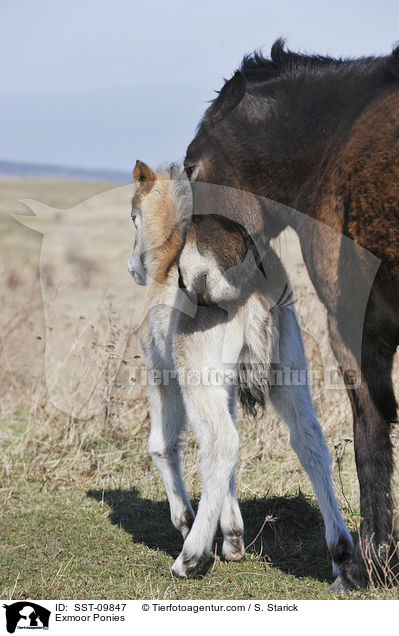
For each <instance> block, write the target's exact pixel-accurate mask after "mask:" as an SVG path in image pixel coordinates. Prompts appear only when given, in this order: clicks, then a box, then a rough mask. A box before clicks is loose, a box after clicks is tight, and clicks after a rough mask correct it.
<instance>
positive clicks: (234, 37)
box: [0, 0, 399, 170]
mask: <svg viewBox="0 0 399 636" xmlns="http://www.w3.org/2000/svg"><path fill="white" fill-rule="evenodd" d="M280 35H283V36H285V37H286V38H287V43H288V46H289V47H290V48H292V49H294V50H295V49H297V50H302V51H308V52H317V53H322V54H331V55H339V56H358V55H369V54H381V53H387V52H389V51H390V50H391V47H392V45H393V44H394V43H395V42H396V41H398V40H399V3H398V2H397V0H392V1H391V0H380V1H379V2H375V0H373V1H370V0H362V1H360V0H357V1H352V0H347V1H343V0H335V1H334V2H331V1H329V2H324V1H323V0H301V1H300V2H298V1H293V0H280V1H279V0H274V1H273V2H270V1H268V0H266V1H264V2H261V1H260V0H257V1H254V0H239V1H236V0H229V1H227V0H220V1H219V2H218V1H216V0H214V1H213V2H212V1H210V0H201V1H200V2H190V1H187V0H185V1H180V0H166V1H165V2H161V0H149V1H148V2H143V1H141V2H137V1H136V0H133V1H128V0H113V1H104V0H92V1H89V0H86V1H85V0H80V1H78V0H69V1H68V2H65V1H62V0H53V1H50V0H35V1H34V2H33V1H32V0H0V65H1V77H2V80H1V85H0V111H1V118H0V122H1V130H0V139H1V142H0V143H1V146H0V158H1V159H8V160H20V161H28V162H39V163H56V164H63V165H70V166H82V167H94V168H96V167H98V168H117V169H122V170H127V169H128V170H130V168H131V166H132V165H133V164H134V162H135V160H136V158H140V159H142V160H144V161H147V162H148V163H150V164H153V165H155V164H156V163H158V162H160V161H164V160H170V159H178V158H181V157H183V155H184V152H185V148H186V146H187V144H188V143H189V141H190V140H191V138H192V137H193V134H194V131H195V127H196V125H197V123H198V120H199V119H200V117H201V115H202V113H203V111H204V110H205V108H206V102H207V100H209V99H211V98H212V97H213V96H214V93H213V91H214V89H218V88H220V87H221V85H222V83H223V77H229V76H230V75H231V74H232V72H233V70H234V69H235V68H236V67H237V66H238V65H239V63H240V60H241V58H242V56H243V54H244V53H246V52H249V51H251V50H253V49H254V48H257V47H263V48H264V51H265V52H268V51H269V50H270V46H271V44H272V43H273V41H274V40H275V39H276V38H277V37H278V36H280Z"/></svg>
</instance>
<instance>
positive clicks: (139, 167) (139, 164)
mask: <svg viewBox="0 0 399 636" xmlns="http://www.w3.org/2000/svg"><path fill="white" fill-rule="evenodd" d="M133 179H134V180H135V182H136V184H137V185H138V186H143V185H145V186H146V187H147V188H148V187H149V189H150V190H151V188H152V186H153V183H154V181H155V179H156V175H155V173H154V172H153V171H152V170H151V168H150V167H149V166H147V164H146V163H144V161H140V160H139V159H137V161H136V165H135V166H134V170H133Z"/></svg>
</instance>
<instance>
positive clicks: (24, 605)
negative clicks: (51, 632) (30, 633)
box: [3, 601, 51, 634]
mask: <svg viewBox="0 0 399 636" xmlns="http://www.w3.org/2000/svg"><path fill="white" fill-rule="evenodd" d="M3 607H4V608H5V610H6V627H7V631H8V633H9V634H13V633H14V632H15V630H16V629H17V628H18V629H48V623H49V618H50V614H51V612H50V610H48V609H46V608H45V607H42V606H41V605H38V604H37V603H32V601H17V602H16V603H11V604H10V605H7V604H4V605H3Z"/></svg>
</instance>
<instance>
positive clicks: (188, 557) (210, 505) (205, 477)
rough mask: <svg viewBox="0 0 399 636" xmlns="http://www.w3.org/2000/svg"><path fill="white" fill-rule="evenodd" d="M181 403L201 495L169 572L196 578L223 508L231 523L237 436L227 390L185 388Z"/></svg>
mask: <svg viewBox="0 0 399 636" xmlns="http://www.w3.org/2000/svg"><path fill="white" fill-rule="evenodd" d="M184 400H185V404H186V409H187V414H188V418H189V420H190V422H191V424H192V427H193V429H194V432H195V434H196V437H197V439H198V442H199V457H200V466H201V475H202V494H201V500H200V503H199V507H198V512H197V515H196V517H195V520H194V523H193V526H192V528H191V531H190V532H189V534H188V536H187V537H186V540H185V541H184V545H183V549H182V551H181V553H180V555H179V556H178V558H177V560H176V561H175V563H174V565H173V567H172V572H173V574H175V575H176V576H181V577H190V576H195V575H196V574H197V572H198V571H199V570H200V569H201V567H202V566H203V564H204V563H205V562H206V561H207V560H208V558H209V553H210V551H211V549H212V543H213V538H214V535H215V532H216V527H217V524H218V521H219V518H220V515H221V512H222V508H223V510H224V512H225V517H224V518H225V519H226V520H227V518H228V519H229V520H230V519H231V503H232V501H233V499H234V496H233V499H232V493H231V484H234V479H233V474H234V468H235V465H236V462H237V456H238V449H239V436H238V433H237V431H236V428H235V426H234V422H233V420H232V418H231V415H230V412H229V408H228V389H227V387H226V386H216V387H215V386H202V385H201V386H195V387H186V388H185V391H184ZM225 501H226V504H225V507H223V505H224V502H225ZM237 506H238V504H237ZM240 516H241V515H240ZM241 522H242V520H241Z"/></svg>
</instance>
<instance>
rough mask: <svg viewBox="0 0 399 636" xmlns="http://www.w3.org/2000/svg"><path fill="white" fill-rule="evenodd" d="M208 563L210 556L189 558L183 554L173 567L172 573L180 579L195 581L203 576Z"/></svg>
mask: <svg viewBox="0 0 399 636" xmlns="http://www.w3.org/2000/svg"><path fill="white" fill-rule="evenodd" d="M208 561H209V555H202V556H201V557H195V556H193V557H188V558H187V557H185V556H184V554H183V552H181V553H180V554H179V556H178V557H177V559H176V561H175V562H174V564H173V565H172V567H171V572H172V574H173V576H177V577H178V578H180V579H195V578H196V577H197V576H199V575H200V574H201V572H202V570H203V569H204V567H205V565H206V564H207V563H208Z"/></svg>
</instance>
